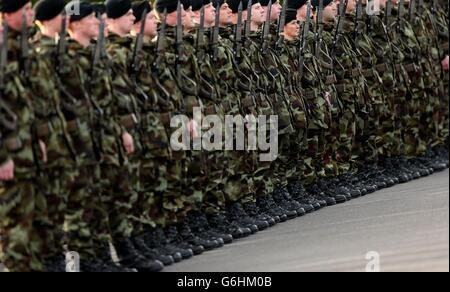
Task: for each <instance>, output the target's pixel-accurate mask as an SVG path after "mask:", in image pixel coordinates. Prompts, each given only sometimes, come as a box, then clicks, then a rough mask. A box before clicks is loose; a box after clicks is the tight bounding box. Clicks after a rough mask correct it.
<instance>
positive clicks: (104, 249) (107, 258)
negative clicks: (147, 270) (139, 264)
mask: <svg viewBox="0 0 450 292" xmlns="http://www.w3.org/2000/svg"><path fill="white" fill-rule="evenodd" d="M98 257H99V258H100V259H101V260H102V262H103V265H104V267H105V268H104V271H105V272H112V273H129V272H136V270H135V269H128V268H125V267H122V266H119V265H117V264H116V263H115V262H114V261H113V260H112V257H111V250H110V246H109V243H104V244H102V245H101V246H100V248H99V252H98Z"/></svg>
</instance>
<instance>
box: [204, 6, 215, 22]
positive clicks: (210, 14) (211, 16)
mask: <svg viewBox="0 0 450 292" xmlns="http://www.w3.org/2000/svg"><path fill="white" fill-rule="evenodd" d="M215 17H216V8H214V6H213V5H212V4H211V3H210V4H208V5H206V6H205V24H206V26H208V27H210V26H212V25H214V21H215Z"/></svg>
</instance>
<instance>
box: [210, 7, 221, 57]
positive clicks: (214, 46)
mask: <svg viewBox="0 0 450 292" xmlns="http://www.w3.org/2000/svg"><path fill="white" fill-rule="evenodd" d="M219 29H220V6H217V9H216V18H215V20H214V29H213V33H212V39H211V46H212V59H213V61H214V62H216V61H217V54H218V47H217V46H218V44H219Z"/></svg>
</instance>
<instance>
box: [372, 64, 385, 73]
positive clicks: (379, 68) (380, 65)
mask: <svg viewBox="0 0 450 292" xmlns="http://www.w3.org/2000/svg"><path fill="white" fill-rule="evenodd" d="M375 69H376V70H377V71H378V72H384V71H386V70H387V65H386V63H381V64H378V65H375Z"/></svg>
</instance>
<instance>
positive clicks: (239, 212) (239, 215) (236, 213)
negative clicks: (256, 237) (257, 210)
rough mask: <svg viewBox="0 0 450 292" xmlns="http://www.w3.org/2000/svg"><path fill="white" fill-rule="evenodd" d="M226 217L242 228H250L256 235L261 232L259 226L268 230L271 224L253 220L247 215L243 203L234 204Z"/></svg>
mask: <svg viewBox="0 0 450 292" xmlns="http://www.w3.org/2000/svg"><path fill="white" fill-rule="evenodd" d="M226 215H227V217H228V220H229V221H236V222H237V224H239V225H240V226H244V227H247V228H249V229H250V230H251V231H252V233H256V232H258V231H259V228H258V225H262V226H264V228H267V227H268V226H269V223H268V222H267V221H259V220H256V219H253V218H251V217H250V216H248V214H247V213H245V210H244V208H243V207H242V205H241V203H233V204H232V205H231V206H230V207H229V208H228V209H227V211H226Z"/></svg>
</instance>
